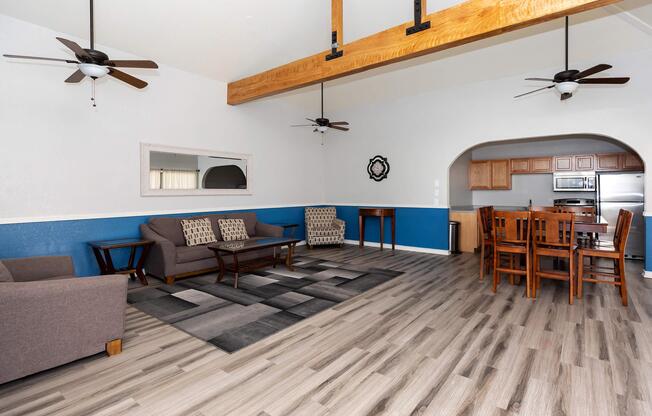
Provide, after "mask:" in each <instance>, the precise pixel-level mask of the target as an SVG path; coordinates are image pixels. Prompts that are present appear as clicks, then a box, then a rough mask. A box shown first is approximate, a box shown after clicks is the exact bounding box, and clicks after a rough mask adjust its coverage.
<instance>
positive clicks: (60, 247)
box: [0, 207, 305, 276]
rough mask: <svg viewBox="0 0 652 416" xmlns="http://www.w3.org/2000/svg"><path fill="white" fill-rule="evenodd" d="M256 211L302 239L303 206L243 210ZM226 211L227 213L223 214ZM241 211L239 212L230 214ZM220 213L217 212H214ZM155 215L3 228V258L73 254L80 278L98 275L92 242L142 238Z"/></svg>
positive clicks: (122, 258)
mask: <svg viewBox="0 0 652 416" xmlns="http://www.w3.org/2000/svg"><path fill="white" fill-rule="evenodd" d="M244 211H247V212H251V211H253V212H256V214H257V216H258V220H259V221H261V222H264V223H274V222H292V223H297V224H299V228H298V229H297V234H296V235H297V236H298V238H303V235H304V234H305V229H304V225H303V224H304V207H288V208H265V209H254V210H244ZM220 212H224V211H220ZM228 212H238V211H228ZM215 213H218V212H215ZM202 214H207V213H205V212H202V213H194V214H193V213H190V214H176V215H164V216H176V217H190V216H195V215H202ZM149 218H152V216H137V217H118V218H98V219H84V220H72V221H48V222H34V223H22V224H4V225H0V259H1V258H14V257H30V256H48V255H71V256H72V257H73V260H74V263H75V271H76V272H77V274H78V275H79V276H92V275H96V274H99V268H98V266H97V263H96V261H95V257H94V256H93V252H92V251H91V249H90V247H89V246H88V244H87V243H88V242H89V241H97V240H109V239H114V238H130V237H139V236H140V230H139V226H140V224H144V223H146V222H147V221H148V220H149ZM113 259H114V261H115V263H116V266H117V265H118V264H125V263H126V262H127V259H128V251H127V250H123V251H122V252H116V254H115V256H113Z"/></svg>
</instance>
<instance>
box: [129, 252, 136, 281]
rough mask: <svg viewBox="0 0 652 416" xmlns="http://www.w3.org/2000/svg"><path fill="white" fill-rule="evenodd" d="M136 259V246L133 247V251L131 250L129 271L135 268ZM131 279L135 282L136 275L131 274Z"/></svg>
mask: <svg viewBox="0 0 652 416" xmlns="http://www.w3.org/2000/svg"><path fill="white" fill-rule="evenodd" d="M135 259H136V246H131V249H130V250H129V261H128V262H127V268H128V269H129V270H131V269H133V268H134V260H135ZM129 277H131V280H135V279H136V273H129Z"/></svg>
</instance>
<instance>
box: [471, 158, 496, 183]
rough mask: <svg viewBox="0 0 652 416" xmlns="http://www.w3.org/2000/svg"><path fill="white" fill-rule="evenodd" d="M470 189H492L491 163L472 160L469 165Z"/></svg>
mask: <svg viewBox="0 0 652 416" xmlns="http://www.w3.org/2000/svg"><path fill="white" fill-rule="evenodd" d="M469 188H470V189H491V161H490V160H472V161H471V164H470V165H469Z"/></svg>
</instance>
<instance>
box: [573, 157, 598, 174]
mask: <svg viewBox="0 0 652 416" xmlns="http://www.w3.org/2000/svg"><path fill="white" fill-rule="evenodd" d="M594 158H595V156H594V155H575V156H573V170H574V171H575V172H588V171H592V170H594V167H593V165H594V163H593V159H594Z"/></svg>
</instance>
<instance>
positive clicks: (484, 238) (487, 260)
mask: <svg viewBox="0 0 652 416" xmlns="http://www.w3.org/2000/svg"><path fill="white" fill-rule="evenodd" d="M493 213H494V207H481V208H478V228H479V229H480V280H484V274H485V273H489V271H490V270H491V259H492V257H493V245H494V238H493V235H492V232H491V229H492V227H491V223H492V218H493Z"/></svg>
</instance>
